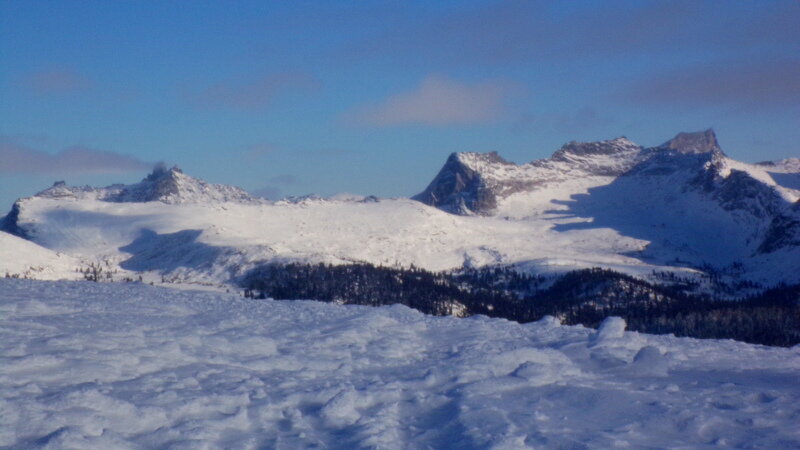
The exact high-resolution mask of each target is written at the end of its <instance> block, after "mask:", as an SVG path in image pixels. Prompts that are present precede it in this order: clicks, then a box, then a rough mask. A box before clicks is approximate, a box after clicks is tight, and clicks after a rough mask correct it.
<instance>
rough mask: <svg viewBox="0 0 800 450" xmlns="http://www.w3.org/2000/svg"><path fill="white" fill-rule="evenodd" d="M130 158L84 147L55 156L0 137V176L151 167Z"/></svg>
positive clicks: (66, 150)
mask: <svg viewBox="0 0 800 450" xmlns="http://www.w3.org/2000/svg"><path fill="white" fill-rule="evenodd" d="M152 165H153V164H152V163H147V162H144V161H141V160H139V159H136V158H133V157H131V156H125V155H120V154H119V153H114V152H109V151H106V150H96V149H91V148H86V147H70V148H66V149H64V150H61V151H60V152H58V153H56V154H51V153H47V152H43V151H41V150H37V149H33V148H30V147H27V146H24V145H19V144H17V143H14V142H13V140H10V139H7V138H0V173H4V174H36V173H40V174H41V173H54V174H59V173H63V174H66V173H113V172H128V171H137V170H147V169H149V168H150V167H152Z"/></svg>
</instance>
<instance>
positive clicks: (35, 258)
mask: <svg viewBox="0 0 800 450" xmlns="http://www.w3.org/2000/svg"><path fill="white" fill-rule="evenodd" d="M79 267H80V263H79V262H78V260H77V259H75V258H73V257H71V256H68V255H65V254H63V253H57V252H54V251H52V250H49V249H46V248H44V247H41V246H39V245H36V244H34V243H33V242H31V241H27V240H25V239H22V238H19V237H17V236H14V235H12V234H8V233H5V232H3V231H0V276H5V275H6V274H8V275H9V276H19V277H23V278H35V279H39V280H61V279H78V278H81V277H82V275H81V274H78V273H76V272H75V269H77V268H79Z"/></svg>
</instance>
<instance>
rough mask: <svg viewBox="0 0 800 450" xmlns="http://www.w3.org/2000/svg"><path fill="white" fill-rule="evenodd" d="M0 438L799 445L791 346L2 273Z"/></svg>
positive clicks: (139, 442) (799, 386)
mask: <svg viewBox="0 0 800 450" xmlns="http://www.w3.org/2000/svg"><path fill="white" fill-rule="evenodd" d="M0 305H2V306H0V346H1V348H2V361H0V387H1V388H2V400H0V446H21V447H28V446H34V447H38V446H45V447H46V446H52V447H55V448H63V447H71V448H127V447H154V448H172V447H175V448H184V447H192V448H194V447H203V446H204V445H208V446H210V447H226V448H264V447H267V448H275V447H277V448H297V447H310V446H320V447H324V448H354V447H357V446H369V447H380V448H409V447H411V448H428V447H434V448H442V447H459V448H469V447H481V448H484V447H492V446H497V447H506V448H523V447H525V446H530V447H541V446H547V447H569V448H582V447H584V446H588V447H599V448H608V447H612V446H623V445H626V444H627V445H633V446H657V447H681V446H688V447H698V446H712V445H730V446H756V447H761V448H795V447H798V446H800V427H798V426H797V425H798V423H800V382H798V375H800V348H798V347H795V348H791V349H784V348H767V347H759V346H754V345H747V344H741V343H735V342H730V341H701V340H694V339H677V338H672V337H666V336H649V335H643V334H638V333H631V332H624V333H623V331H622V327H621V325H622V324H621V323H620V322H621V321H619V320H617V321H614V320H610V321H607V322H606V325H605V327H604V328H602V329H601V332H599V333H598V332H595V331H594V330H590V329H584V328H581V327H566V326H559V325H558V324H556V323H555V322H554V321H552V320H550V321H548V320H544V321H541V322H539V323H534V324H528V325H519V324H516V323H513V322H508V321H505V320H495V319H487V318H485V317H475V318H470V319H454V318H435V317H430V316H425V315H422V314H420V313H417V312H415V311H413V310H410V309H408V308H405V307H400V306H394V307H382V308H369V307H355V306H337V305H331V304H322V303H317V302H298V301H291V302H290V301H284V302H275V301H268V300H247V299H243V298H239V297H236V296H234V295H226V294H219V293H209V292H192V291H176V290H168V289H162V288H153V287H149V286H143V285H136V284H95V283H88V282H64V281H62V282H38V281H28V280H0Z"/></svg>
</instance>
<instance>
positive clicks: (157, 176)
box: [104, 164, 255, 204]
mask: <svg viewBox="0 0 800 450" xmlns="http://www.w3.org/2000/svg"><path fill="white" fill-rule="evenodd" d="M104 200H106V201H112V202H155V201H158V202H162V203H168V204H176V203H201V202H240V203H248V202H253V201H255V200H254V199H253V198H252V197H250V195H249V194H247V192H245V191H244V190H242V189H239V188H237V187H233V186H225V185H219V184H210V183H207V182H205V181H203V180H200V179H198V178H194V177H191V176H189V175H186V174H184V173H183V171H182V170H181V169H180V168H179V167H178V166H173V167H171V168H169V169H167V168H166V166H164V165H163V164H158V165H157V166H156V167H154V168H153V171H152V172H151V173H150V174H149V175H147V176H146V177H145V178H144V179H143V180H142V181H141V182H139V183H136V184H132V185H129V186H123V187H121V188H119V189H114V190H110V191H109V193H108V195H106V196H105V198H104Z"/></svg>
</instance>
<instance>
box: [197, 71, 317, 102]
mask: <svg viewBox="0 0 800 450" xmlns="http://www.w3.org/2000/svg"><path fill="white" fill-rule="evenodd" d="M319 86H320V83H319V81H318V80H316V79H315V78H314V77H312V76H311V75H309V74H307V73H304V72H281V73H276V74H270V75H264V76H261V77H258V78H255V79H251V80H247V81H226V82H221V83H216V84H213V85H211V86H207V87H205V88H203V89H200V90H198V91H192V92H188V93H187V94H186V98H187V99H188V100H189V101H190V102H191V103H193V104H195V105H197V106H200V107H204V108H229V109H238V110H258V109H262V108H265V107H267V106H269V105H270V104H271V103H272V102H273V101H274V100H275V99H276V98H277V97H278V96H280V95H282V94H285V93H287V92H297V91H309V90H314V89H317V88H319Z"/></svg>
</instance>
